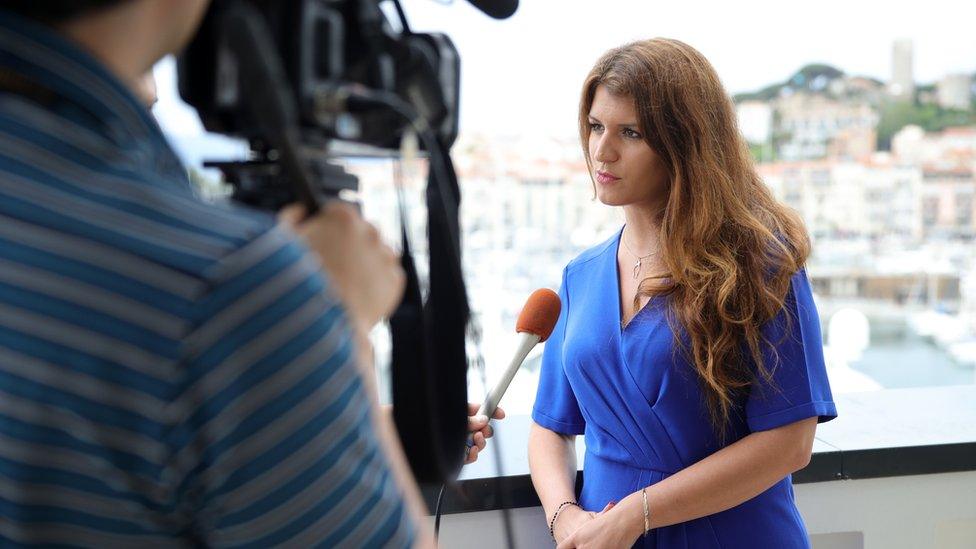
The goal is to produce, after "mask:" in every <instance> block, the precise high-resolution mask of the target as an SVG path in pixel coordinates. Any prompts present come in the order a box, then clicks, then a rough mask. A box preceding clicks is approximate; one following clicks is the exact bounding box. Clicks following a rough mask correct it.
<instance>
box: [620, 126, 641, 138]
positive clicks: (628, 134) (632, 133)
mask: <svg viewBox="0 0 976 549" xmlns="http://www.w3.org/2000/svg"><path fill="white" fill-rule="evenodd" d="M624 135H625V136H626V137H629V138H631V139H640V138H641V134H639V133H637V132H635V131H634V130H632V129H630V128H627V129H625V130H624Z"/></svg>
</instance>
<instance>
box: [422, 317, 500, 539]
mask: <svg viewBox="0 0 976 549" xmlns="http://www.w3.org/2000/svg"><path fill="white" fill-rule="evenodd" d="M468 336H469V337H470V338H471V341H472V342H473V344H474V348H475V352H474V359H473V364H472V367H473V368H474V369H475V370H477V372H478V374H479V377H480V378H481V385H482V386H483V387H484V388H485V392H486V393H487V392H488V391H489V390H490V389H489V386H488V375H487V373H486V371H485V357H484V354H483V353H482V352H481V324H480V323H479V322H478V320H477V318H475V316H474V315H472V316H471V319H470V320H469V321H468ZM488 424H489V425H490V424H491V418H490V417H489V418H488ZM491 447H492V457H493V458H494V459H495V479H494V485H495V497H497V498H499V499H500V500H501V501H500V504H501V505H500V507H501V512H502V525H503V529H502V531H503V532H504V533H505V547H507V548H508V549H515V539H514V537H513V529H512V510H511V501H510V498H509V497H508V493H507V492H505V490H504V487H503V486H502V477H503V476H504V475H505V470H504V466H503V465H502V449H501V444H500V439H498V438H496V439H495V441H494V442H492V443H491ZM465 457H467V454H465ZM446 487H447V483H446V482H445V483H443V484H441V488H440V490H439V491H438V493H437V505H436V506H435V508H434V541H435V542H437V540H438V537H439V535H440V527H441V505H442V503H443V500H444V491H445V488H446Z"/></svg>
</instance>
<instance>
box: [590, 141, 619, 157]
mask: <svg viewBox="0 0 976 549" xmlns="http://www.w3.org/2000/svg"><path fill="white" fill-rule="evenodd" d="M593 159H594V160H596V161H597V162H607V163H609V162H614V161H615V160H617V153H616V151H615V150H614V148H613V144H612V143H611V142H610V140H609V139H608V138H607V136H606V135H601V136H599V137H597V141H596V149H595V150H594V152H593Z"/></svg>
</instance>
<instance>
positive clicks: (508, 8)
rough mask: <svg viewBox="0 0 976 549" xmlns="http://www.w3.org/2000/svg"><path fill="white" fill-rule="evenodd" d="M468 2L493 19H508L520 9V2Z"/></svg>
mask: <svg viewBox="0 0 976 549" xmlns="http://www.w3.org/2000/svg"><path fill="white" fill-rule="evenodd" d="M468 2H469V3H470V4H471V5H472V6H474V7H476V8H478V10H479V11H481V13H483V14H485V15H487V16H488V17H491V18H493V19H508V18H509V17H511V16H512V14H513V13H515V10H517V9H518V0H468Z"/></svg>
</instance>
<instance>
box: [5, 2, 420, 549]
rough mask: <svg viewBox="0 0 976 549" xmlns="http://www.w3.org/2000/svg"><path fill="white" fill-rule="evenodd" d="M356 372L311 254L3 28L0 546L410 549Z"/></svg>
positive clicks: (83, 75) (76, 56)
mask: <svg viewBox="0 0 976 549" xmlns="http://www.w3.org/2000/svg"><path fill="white" fill-rule="evenodd" d="M357 372H358V370H357V367H356V365H355V356H354V344H353V338H352V337H351V334H350V330H349V328H348V324H347V318H346V316H345V312H344V310H343V309H342V308H341V306H340V305H339V304H338V302H337V301H336V298H335V296H334V295H333V294H332V293H330V291H329V286H328V282H327V280H326V279H325V277H324V275H323V273H322V272H321V271H320V267H319V264H318V263H317V261H316V260H315V259H314V258H313V256H312V254H310V253H309V252H308V251H307V250H306V249H304V248H303V246H302V245H301V244H300V243H299V242H298V241H297V240H296V238H295V237H294V236H293V235H292V234H291V233H289V232H285V231H283V230H280V229H278V228H276V227H275V223H274V220H273V218H272V217H271V216H269V215H266V214H263V213H257V212H252V211H248V210H244V209H240V208H235V207H233V206H220V205H214V204H207V203H205V202H203V201H201V200H198V199H197V198H196V197H195V195H194V193H193V192H192V190H191V187H190V184H189V183H188V181H187V178H186V176H185V174H184V171H183V169H182V168H181V166H180V164H179V161H178V160H177V158H176V156H175V155H174V153H173V152H172V150H171V148H170V147H169V146H168V144H167V143H166V141H165V139H164V137H163V135H162V134H161V132H160V130H159V127H158V126H157V124H156V123H155V121H154V120H153V119H152V117H151V116H150V115H149V113H148V112H147V110H146V109H145V108H143V107H142V106H141V105H140V104H139V102H138V101H137V99H136V98H135V97H134V96H133V94H132V93H131V92H130V91H129V90H128V89H126V88H125V86H123V85H122V84H121V83H120V81H119V80H117V79H116V78H115V77H114V76H113V75H111V74H110V73H109V72H108V70H107V69H106V68H105V67H104V66H102V65H101V64H100V63H99V62H97V61H96V60H95V59H94V58H92V57H91V56H89V55H88V54H86V53H84V52H83V51H81V50H80V49H79V48H77V47H75V46H74V45H72V44H71V43H70V42H68V41H67V40H65V39H63V38H61V37H60V36H59V35H57V34H55V33H54V32H52V31H50V30H48V29H46V28H45V27H42V26H39V25H36V24H33V23H31V22H29V21H25V20H23V19H21V18H18V17H16V16H13V15H9V14H6V13H3V12H0V545H4V546H8V545H19V546H30V545H43V546H97V547H155V546H167V547H169V546H228V547H230V546H252V547H268V546H273V545H288V546H295V547H309V546H324V547H403V546H408V545H410V543H411V542H412V539H413V537H414V525H413V524H412V523H411V521H410V519H409V517H408V515H407V514H406V512H405V508H404V505H403V503H402V498H401V497H400V494H399V492H398V490H397V487H396V484H395V482H394V480H393V478H392V476H391V472H390V469H389V466H388V463H387V462H386V458H385V456H384V454H383V453H382V451H381V450H380V448H379V444H378V442H377V439H376V437H375V436H374V434H373V432H372V431H371V422H370V418H369V404H368V402H369V400H368V398H367V396H366V394H365V389H364V386H363V384H362V383H361V379H360V377H359V375H358V373H357Z"/></svg>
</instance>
